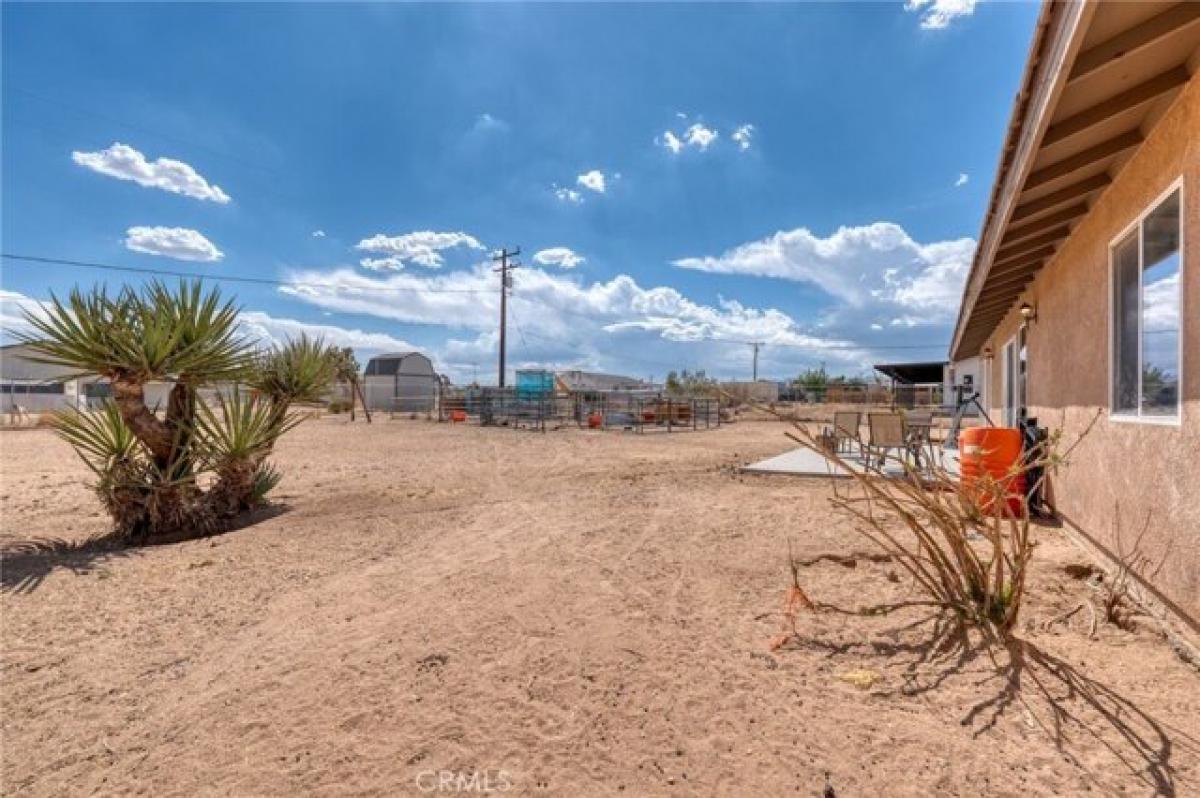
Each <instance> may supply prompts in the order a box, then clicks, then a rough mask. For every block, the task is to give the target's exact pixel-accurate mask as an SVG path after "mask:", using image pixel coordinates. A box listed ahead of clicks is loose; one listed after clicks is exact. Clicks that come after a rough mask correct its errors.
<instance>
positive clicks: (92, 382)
mask: <svg viewBox="0 0 1200 798" xmlns="http://www.w3.org/2000/svg"><path fill="white" fill-rule="evenodd" d="M36 357H37V355H36V354H35V353H34V352H33V350H32V349H31V348H30V347H29V345H28V344H10V345H9V346H0V413H12V412H16V410H17V408H21V409H22V410H24V411H25V412H28V413H53V412H57V411H59V410H66V409H68V408H71V409H76V410H85V409H87V408H89V407H96V406H98V405H99V404H101V403H102V402H103V401H104V400H105V399H107V398H108V397H110V396H112V389H111V388H110V387H109V384H108V380H106V379H104V378H103V377H100V376H99V375H97V374H85V375H82V376H71V370H70V369H65V368H63V367H62V366H51V365H47V364H45V363H38V362H36V361H35V360H34V358H36ZM143 392H144V394H145V398H146V405H147V406H148V407H150V408H152V409H157V408H165V407H166V406H167V396H168V395H169V394H170V392H171V384H170V383H167V382H151V383H148V384H147V385H146V386H145V388H144V389H143Z"/></svg>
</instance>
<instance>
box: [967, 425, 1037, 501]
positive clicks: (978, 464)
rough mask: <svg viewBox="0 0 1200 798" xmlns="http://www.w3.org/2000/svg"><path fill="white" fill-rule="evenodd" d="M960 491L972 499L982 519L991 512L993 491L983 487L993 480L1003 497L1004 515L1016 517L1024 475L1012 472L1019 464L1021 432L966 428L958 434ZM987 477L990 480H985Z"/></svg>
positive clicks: (1021, 496) (1023, 487)
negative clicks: (983, 515)
mask: <svg viewBox="0 0 1200 798" xmlns="http://www.w3.org/2000/svg"><path fill="white" fill-rule="evenodd" d="M958 455H959V463H960V466H961V469H962V472H961V473H962V477H961V479H962V488H963V492H964V493H966V494H967V495H968V496H974V497H975V498H976V499H977V500H978V502H979V509H980V510H982V511H983V513H984V514H985V515H990V514H992V513H993V512H994V510H993V505H992V500H993V495H994V494H993V491H992V490H990V489H985V488H984V487H983V485H984V484H985V483H987V482H992V481H993V480H994V483H995V484H998V485H999V486H1000V488H1001V490H1002V493H1003V495H1004V496H1005V511H1006V513H1007V514H1008V515H1020V514H1021V512H1022V511H1023V503H1022V501H1021V500H1022V498H1023V497H1024V496H1025V474H1024V473H1023V472H1021V471H1017V470H1016V468H1017V467H1018V464H1019V463H1020V461H1021V431H1020V430H1019V429H1014V428H1012V427H969V428H967V429H965V430H963V431H962V432H960V433H959V434H958ZM989 477H990V479H989Z"/></svg>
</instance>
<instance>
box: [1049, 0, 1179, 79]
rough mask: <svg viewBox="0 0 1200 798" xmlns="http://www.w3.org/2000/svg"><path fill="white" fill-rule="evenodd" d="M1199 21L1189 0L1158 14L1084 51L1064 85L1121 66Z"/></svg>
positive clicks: (1076, 60)
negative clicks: (1125, 59) (1108, 68)
mask: <svg viewBox="0 0 1200 798" xmlns="http://www.w3.org/2000/svg"><path fill="white" fill-rule="evenodd" d="M1198 21H1200V3H1196V2H1195V1H1194V0H1192V2H1184V3H1180V4H1178V5H1175V6H1171V7H1170V8H1168V9H1167V10H1166V11H1164V12H1162V13H1161V14H1158V15H1157V16H1153V17H1150V19H1148V20H1145V21H1144V22H1141V23H1139V24H1137V25H1135V26H1133V27H1132V28H1129V29H1128V30H1124V31H1121V32H1120V33H1118V34H1117V35H1116V36H1113V37H1112V38H1111V39H1106V40H1105V41H1102V42H1100V43H1099V44H1097V45H1094V46H1092V47H1090V48H1089V49H1087V50H1084V51H1083V52H1082V53H1080V54H1079V56H1078V57H1077V58H1076V59H1075V65H1074V66H1073V67H1072V68H1071V74H1070V76H1069V77H1068V78H1067V84H1068V85H1070V84H1071V83H1074V82H1075V81H1077V80H1082V79H1083V78H1086V77H1088V76H1089V75H1093V74H1095V73H1096V72H1098V71H1100V70H1101V69H1105V68H1106V67H1109V66H1112V65H1113V64H1117V63H1120V61H1121V59H1122V58H1124V57H1125V56H1127V55H1130V54H1131V53H1136V52H1137V51H1139V50H1144V49H1145V48H1147V47H1150V46H1152V45H1154V44H1155V43H1157V42H1159V41H1161V40H1163V39H1165V38H1167V37H1168V36H1170V35H1171V34H1173V33H1175V32H1176V31H1178V30H1179V29H1180V28H1184V27H1187V26H1188V25H1193V24H1195V23H1196V22H1198Z"/></svg>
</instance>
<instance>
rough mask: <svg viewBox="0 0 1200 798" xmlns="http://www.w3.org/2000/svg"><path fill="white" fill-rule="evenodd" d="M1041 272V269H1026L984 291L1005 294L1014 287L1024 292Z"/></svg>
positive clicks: (987, 287)
mask: <svg viewBox="0 0 1200 798" xmlns="http://www.w3.org/2000/svg"><path fill="white" fill-rule="evenodd" d="M1039 271H1040V267H1039V268H1036V269H1026V270H1024V271H1022V272H1019V273H1016V274H1012V275H1009V276H1008V277H1005V278H1004V279H1003V280H997V281H996V282H994V283H992V284H991V285H989V286H986V287H985V288H984V290H985V291H987V292H988V293H990V294H995V293H1003V292H1005V291H1008V290H1010V289H1012V288H1014V287H1015V288H1018V289H1020V290H1023V289H1024V288H1025V286H1027V285H1029V284H1030V283H1032V282H1033V278H1034V277H1037V273H1038V272H1039Z"/></svg>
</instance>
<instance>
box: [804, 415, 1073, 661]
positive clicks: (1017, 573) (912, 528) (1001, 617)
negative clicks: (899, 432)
mask: <svg viewBox="0 0 1200 798" xmlns="http://www.w3.org/2000/svg"><path fill="white" fill-rule="evenodd" d="M795 426H796V433H795V434H793V435H792V436H791V437H792V438H793V439H794V440H795V441H796V442H797V443H799V444H801V445H802V446H805V447H807V448H809V449H811V450H813V451H815V452H817V453H818V454H820V455H821V456H822V457H824V458H826V459H827V460H828V461H830V462H831V463H832V464H833V465H836V466H838V467H839V468H840V469H841V470H843V471H845V472H847V473H849V474H850V475H851V476H852V479H851V481H850V487H849V488H846V487H838V481H837V480H832V482H833V484H834V495H833V497H832V498H831V501H832V503H833V504H834V506H835V507H837V508H839V509H840V510H842V511H843V512H845V513H846V514H847V515H849V516H850V517H851V518H852V519H854V521H855V523H854V525H853V529H854V531H855V532H857V533H858V534H860V535H862V536H863V537H865V538H867V539H868V540H869V541H871V542H872V543H874V544H875V545H876V546H878V547H879V548H880V549H882V550H883V551H884V552H885V553H886V554H887V555H888V556H890V557H891V558H892V561H893V562H895V563H896V564H897V565H899V567H901V568H902V569H904V570H905V571H906V572H907V573H908V574H909V576H910V577H912V580H913V583H914V584H915V585H916V587H917V589H918V591H919V592H920V593H921V594H922V598H921V599H920V600H918V601H912V602H904V604H905V605H911V604H926V605H932V606H936V607H939V608H941V609H943V610H946V611H948V612H950V613H952V615H953V617H954V619H955V621H956V623H957V624H958V625H959V627H960V631H962V632H963V633H964V634H965V633H966V631H967V630H969V629H977V630H979V631H980V632H982V633H983V634H984V636H985V637H986V638H988V639H989V640H992V641H995V642H1002V641H1004V640H1006V639H1007V638H1008V637H1009V635H1010V634H1011V632H1012V630H1013V629H1014V628H1015V627H1016V623H1017V619H1018V616H1019V614H1020V610H1021V604H1022V599H1023V597H1024V595H1025V588H1026V580H1027V577H1028V574H1029V563H1030V560H1031V558H1032V556H1033V551H1034V541H1033V538H1032V536H1031V534H1030V513H1029V508H1028V505H1027V502H1026V500H1025V498H1024V496H1022V497H1021V498H1020V502H1019V503H1020V508H1019V512H1012V513H1010V512H1008V511H1007V507H1008V502H1007V498H1008V497H1007V489H1008V484H1009V480H1010V479H1012V478H1013V477H1015V476H1016V475H1017V474H1019V473H1024V474H1025V475H1027V476H1029V477H1030V478H1034V475H1037V476H1036V479H1038V480H1044V479H1045V478H1046V476H1045V475H1046V474H1049V473H1053V472H1054V471H1055V470H1056V469H1058V468H1060V467H1062V466H1064V465H1065V464H1066V463H1067V456H1068V455H1069V454H1070V451H1071V450H1072V449H1073V448H1074V446H1075V445H1078V441H1076V442H1075V444H1073V445H1072V446H1071V447H1070V448H1068V449H1065V450H1064V449H1063V447H1062V445H1061V438H1062V436H1061V434H1060V433H1055V434H1052V435H1051V436H1050V438H1049V440H1048V441H1046V442H1045V443H1044V444H1042V446H1041V449H1040V451H1034V452H1032V453H1030V454H1029V455H1028V456H1027V457H1026V458H1025V460H1024V462H1021V463H1018V464H1016V465H1015V466H1014V467H1013V469H1012V470H1011V472H1010V473H1009V474H1007V475H1005V476H1004V477H1003V478H1001V479H992V478H987V477H985V478H983V479H981V480H980V481H979V482H978V483H977V484H976V485H975V486H974V487H973V489H972V490H971V491H969V492H968V491H966V490H964V489H963V488H962V487H961V485H960V482H959V479H958V478H957V477H956V476H954V475H952V474H950V473H949V472H947V471H946V470H945V469H944V468H942V467H940V466H937V465H935V466H932V467H929V468H923V469H920V470H918V469H916V468H913V467H911V466H908V467H906V474H905V476H904V477H902V478H897V477H894V476H889V475H886V474H884V473H883V471H882V469H881V467H880V466H879V465H878V464H875V463H868V464H867V465H866V466H865V467H864V466H862V465H861V464H859V463H857V462H856V463H855V465H856V466H857V468H853V467H851V466H850V465H849V464H848V463H847V462H846V461H845V460H844V459H843V458H842V456H841V455H839V454H837V453H835V452H830V451H829V450H828V449H826V448H824V447H822V446H821V444H820V441H819V437H818V435H817V434H816V433H815V432H813V431H811V430H809V429H808V428H806V427H804V426H802V425H799V424H797V425H795ZM1088 429H1089V430H1090V427H1089V428H1088ZM1086 434H1087V432H1086V431H1085V432H1084V435H1086ZM1081 438H1082V436H1081ZM875 609H877V610H878V609H884V610H886V609H887V607H883V608H875Z"/></svg>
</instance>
